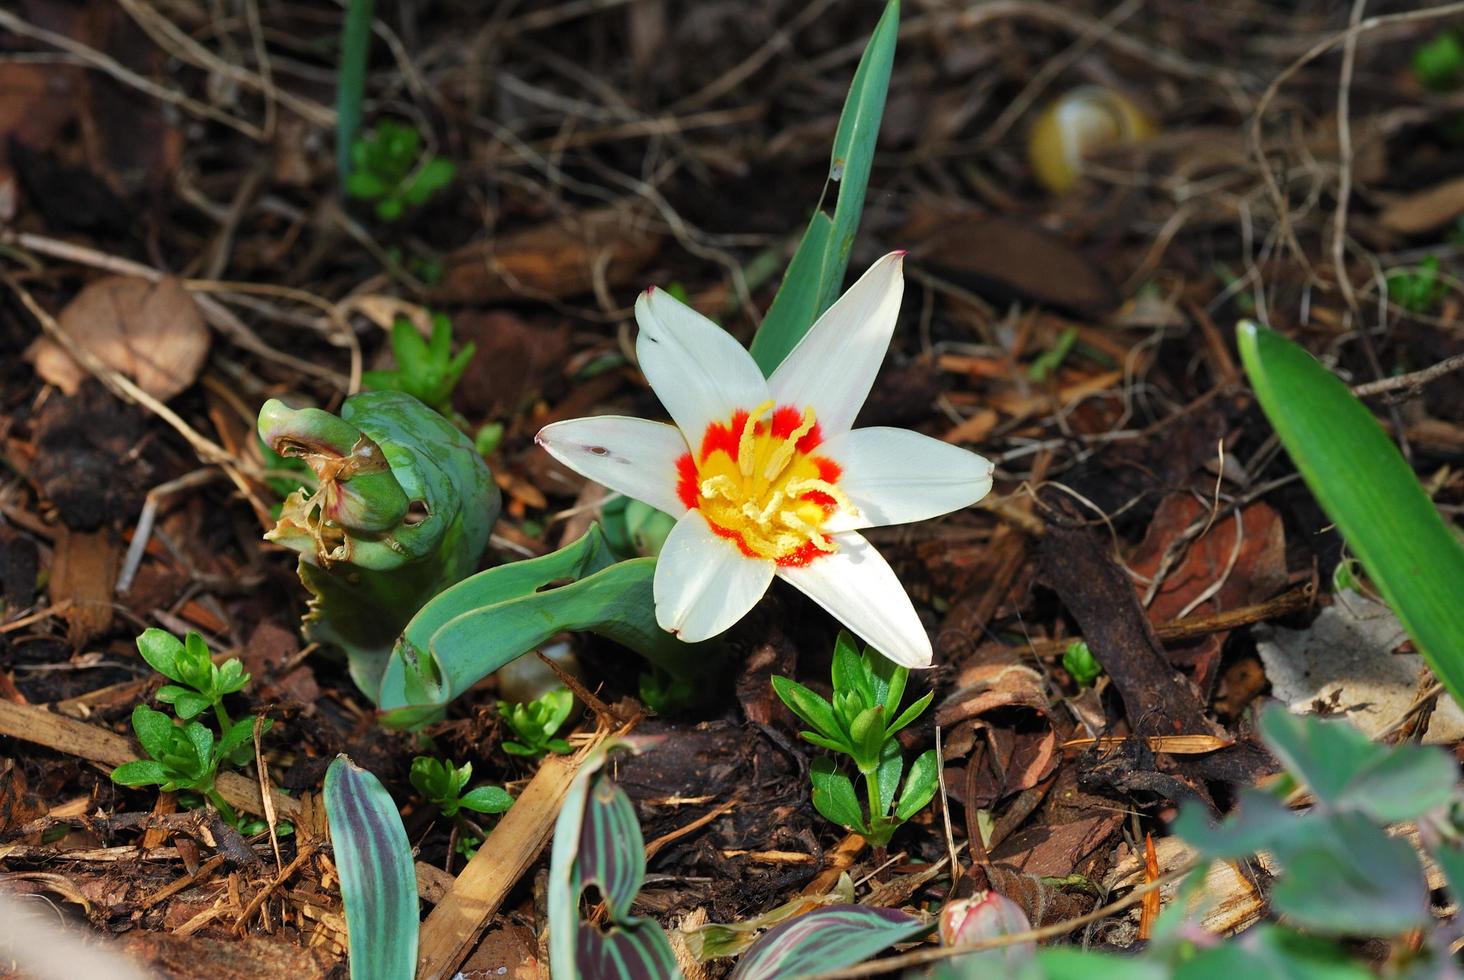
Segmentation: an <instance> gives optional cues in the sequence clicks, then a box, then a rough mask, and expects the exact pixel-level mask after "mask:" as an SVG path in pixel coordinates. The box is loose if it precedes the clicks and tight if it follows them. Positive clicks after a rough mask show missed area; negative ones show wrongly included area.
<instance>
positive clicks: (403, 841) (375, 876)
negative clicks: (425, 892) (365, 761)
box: [325, 755, 419, 980]
mask: <svg viewBox="0 0 1464 980" xmlns="http://www.w3.org/2000/svg"><path fill="white" fill-rule="evenodd" d="M325 812H326V816H327V817H329V819H330V837H331V843H332V845H333V847H334V849H335V863H336V870H337V871H339V872H340V876H341V900H342V901H343V902H344V903H345V907H346V932H347V934H348V936H349V940H350V947H351V977H352V980H412V975H413V974H414V973H415V972H416V969H417V930H418V929H419V924H418V919H417V876H416V869H415V868H414V867H413V866H412V845H411V844H410V843H408V841H407V831H406V828H404V827H403V826H402V817H401V814H400V813H399V812H398V811H397V807H396V803H395V802H393V801H392V798H391V794H390V793H388V792H387V791H386V787H385V786H382V785H381V781H380V780H379V779H377V778H376V777H375V776H373V775H371V773H369V772H367V771H366V770H365V769H361V768H360V767H358V766H356V765H355V764H354V763H352V762H351V760H350V759H348V758H346V757H345V756H344V755H338V756H336V760H335V761H334V762H332V763H331V764H330V768H329V769H327V770H326V772H325Z"/></svg>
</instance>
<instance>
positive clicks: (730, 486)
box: [697, 474, 742, 503]
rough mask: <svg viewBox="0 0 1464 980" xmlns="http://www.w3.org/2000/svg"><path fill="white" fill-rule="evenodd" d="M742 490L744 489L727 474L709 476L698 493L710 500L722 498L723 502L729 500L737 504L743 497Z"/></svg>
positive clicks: (698, 489)
mask: <svg viewBox="0 0 1464 980" xmlns="http://www.w3.org/2000/svg"><path fill="white" fill-rule="evenodd" d="M741 490H742V488H741V487H739V486H738V485H737V484H736V483H735V482H734V481H733V480H732V478H731V477H730V476H727V475H726V474H718V475H717V476H709V477H707V478H706V479H705V480H703V481H702V482H701V486H700V487H698V488H697V491H698V492H699V493H700V494H701V495H702V496H703V497H706V498H707V499H708V500H710V499H712V498H714V497H721V498H722V499H723V500H728V501H731V502H732V503H736V502H737V500H738V498H740V497H741V496H742V493H741Z"/></svg>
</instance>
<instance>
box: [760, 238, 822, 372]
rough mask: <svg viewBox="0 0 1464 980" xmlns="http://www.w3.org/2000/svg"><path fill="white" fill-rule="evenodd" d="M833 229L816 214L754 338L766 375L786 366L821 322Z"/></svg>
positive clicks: (761, 365) (761, 366)
mask: <svg viewBox="0 0 1464 980" xmlns="http://www.w3.org/2000/svg"><path fill="white" fill-rule="evenodd" d="M833 228H834V223H833V221H832V220H831V219H830V218H829V216H828V215H827V214H824V213H823V212H822V211H817V212H815V213H814V215H813V218H812V219H811V220H810V221H809V222H808V229H807V230H806V231H805V232H804V233H803V240H802V241H801V242H799V245H798V251H797V252H795V253H793V259H792V261H791V262H789V263H788V271H787V272H786V273H784V275H783V284H782V285H781V286H779V287H778V292H777V294H776V295H775V296H774V297H773V302H772V305H771V306H769V307H768V312H767V315H766V316H764V317H763V321H762V325H761V326H759V327H758V328H757V333H756V334H754V335H753V338H752V347H751V353H752V359H753V360H754V361H756V362H757V366H758V367H759V368H761V369H762V373H763V374H764V375H771V374H772V373H773V371H775V370H776V369H777V367H778V365H779V364H781V363H783V358H785V357H787V356H788V353H789V352H790V351H792V350H793V348H794V347H797V346H798V341H800V340H802V339H803V335H804V334H806V333H808V330H809V328H810V327H812V326H813V322H814V321H815V320H816V319H818V314H819V308H818V302H819V297H820V296H822V295H823V262H824V256H825V255H826V254H827V253H828V249H829V238H830V236H831V235H832V233H833Z"/></svg>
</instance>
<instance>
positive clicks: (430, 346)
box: [361, 313, 478, 415]
mask: <svg viewBox="0 0 1464 980" xmlns="http://www.w3.org/2000/svg"><path fill="white" fill-rule="evenodd" d="M477 350H478V348H477V346H476V345H474V344H464V345H463V347H462V349H461V350H459V351H458V352H457V356H456V357H454V356H453V354H452V322H451V321H450V320H448V318H447V317H446V316H445V315H443V314H441V313H434V314H432V337H431V339H429V340H423V339H422V335H421V334H420V333H418V332H417V328H416V327H414V326H412V324H411V322H410V321H408V320H407V318H406V317H400V318H398V319H397V321H396V323H394V324H393V325H392V328H391V352H392V355H393V356H394V357H395V358H396V368H395V370H391V371H367V372H365V373H364V374H362V375H361V381H362V382H363V383H364V384H365V385H366V387H368V388H375V389H376V390H378V391H404V392H406V393H407V394H409V395H411V396H412V397H413V398H415V399H417V400H418V401H419V402H421V403H422V404H424V405H426V406H427V407H428V408H431V409H435V410H436V411H438V412H441V413H442V414H444V415H447V414H449V413H450V412H451V411H452V392H453V389H454V388H456V387H457V383H458V379H460V378H461V377H462V376H463V370H464V369H465V368H466V367H467V366H468V362H469V361H471V360H472V359H473V354H475V353H476V352H477Z"/></svg>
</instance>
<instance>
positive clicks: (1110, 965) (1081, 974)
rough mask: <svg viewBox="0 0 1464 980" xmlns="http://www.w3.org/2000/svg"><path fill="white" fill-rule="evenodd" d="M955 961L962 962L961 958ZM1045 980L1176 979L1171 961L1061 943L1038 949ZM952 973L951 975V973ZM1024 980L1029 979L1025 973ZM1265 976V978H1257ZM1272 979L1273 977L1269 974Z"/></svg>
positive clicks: (1038, 961) (1041, 975)
mask: <svg viewBox="0 0 1464 980" xmlns="http://www.w3.org/2000/svg"><path fill="white" fill-rule="evenodd" d="M953 962H957V963H958V962H960V961H959V960H956V961H953ZM1037 964H1038V966H1039V967H1040V969H1041V973H1039V974H1038V976H1039V977H1041V978H1042V980H1172V978H1173V974H1172V973H1171V972H1170V970H1169V967H1168V965H1167V964H1165V963H1163V962H1162V961H1160V960H1158V959H1144V958H1141V957H1138V956H1131V955H1129V956H1121V955H1118V954H1114V953H1091V952H1089V951H1087V950H1084V949H1078V948H1076V947H1073V946H1057V947H1053V948H1050V949H1043V950H1041V951H1039V952H1038V953H1037ZM947 976H949V975H947ZM1022 980H1026V975H1025V974H1024V975H1023V977H1022ZM1257 980H1261V978H1257ZM1266 980H1270V978H1266Z"/></svg>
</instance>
